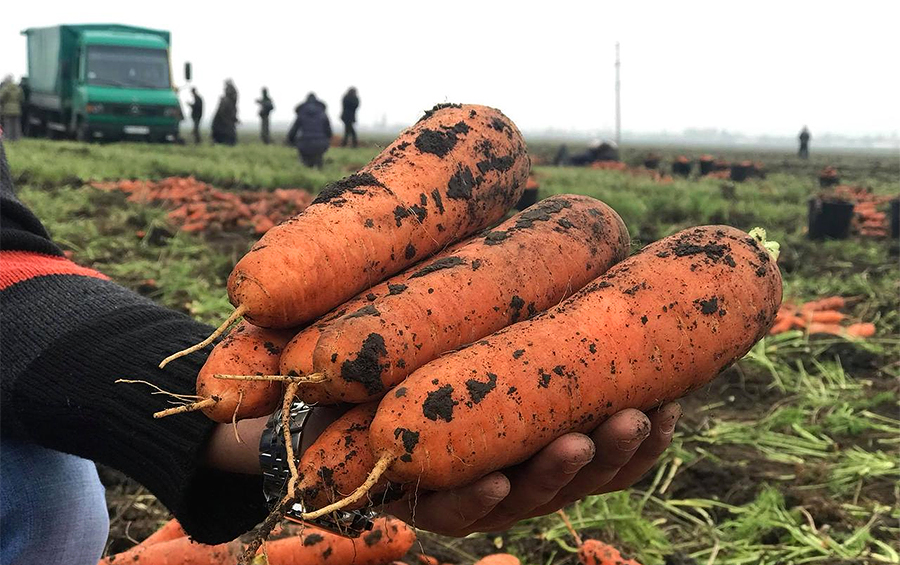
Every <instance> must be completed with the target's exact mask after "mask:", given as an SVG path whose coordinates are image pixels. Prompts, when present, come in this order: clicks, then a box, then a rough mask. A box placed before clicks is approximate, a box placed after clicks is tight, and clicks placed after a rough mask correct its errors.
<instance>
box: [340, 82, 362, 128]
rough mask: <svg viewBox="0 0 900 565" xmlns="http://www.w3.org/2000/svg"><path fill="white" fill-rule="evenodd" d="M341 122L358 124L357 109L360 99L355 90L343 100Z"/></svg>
mask: <svg viewBox="0 0 900 565" xmlns="http://www.w3.org/2000/svg"><path fill="white" fill-rule="evenodd" d="M341 105H342V106H343V109H342V110H341V121H342V122H344V123H348V124H354V123H356V109H357V108H359V97H358V96H357V95H356V91H355V90H350V91H348V92H347V94H345V95H344V98H343V99H342V100H341Z"/></svg>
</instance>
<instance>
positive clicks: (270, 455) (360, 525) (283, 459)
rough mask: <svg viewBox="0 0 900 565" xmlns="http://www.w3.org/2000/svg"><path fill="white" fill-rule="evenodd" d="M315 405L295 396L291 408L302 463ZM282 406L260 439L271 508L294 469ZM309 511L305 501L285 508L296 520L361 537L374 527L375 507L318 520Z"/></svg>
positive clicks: (294, 438)
mask: <svg viewBox="0 0 900 565" xmlns="http://www.w3.org/2000/svg"><path fill="white" fill-rule="evenodd" d="M311 410H312V407H311V406H309V405H307V404H305V403H303V402H301V401H299V400H295V401H294V402H293V403H292V404H291V409H290V420H289V422H290V428H291V445H292V447H293V448H294V462H295V463H296V464H297V465H299V464H300V448H301V446H302V443H303V429H304V427H305V426H306V420H307V419H308V418H309V414H310V412H311ZM281 415H282V410H281V409H280V408H279V409H278V410H276V411H275V412H274V413H273V414H272V415H271V416H269V420H268V422H267V423H266V427H265V429H264V430H263V433H262V436H261V437H260V439H259V463H260V466H261V467H262V473H263V495H264V496H265V498H266V503H267V504H268V505H269V509H270V510H274V509H275V507H276V506H278V504H279V503H280V502H281V500H282V499H284V496H285V495H286V494H287V484H288V481H289V480H290V478H291V470H290V467H288V464H287V448H286V447H285V443H284V427H283V426H282V423H281ZM305 511H306V509H305V508H304V506H303V503H302V501H297V502H295V503H294V504H293V505H292V506H291V507H290V508H288V509H286V510H285V512H284V517H285V518H286V519H288V520H290V521H292V522H298V523H301V524H310V525H312V526H316V527H317V528H322V529H324V530H328V531H330V532H333V533H336V534H340V535H343V536H346V537H354V538H355V537H359V536H360V535H361V534H362V533H363V532H365V531H367V530H371V529H372V519H373V518H374V517H375V512H374V511H372V510H371V509H360V510H338V511H336V512H332V513H331V514H330V515H328V516H322V517H321V518H317V519H315V520H304V519H303V517H302V515H303V513H304V512H305Z"/></svg>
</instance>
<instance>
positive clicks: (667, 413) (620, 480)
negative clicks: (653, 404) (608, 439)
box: [593, 402, 682, 494]
mask: <svg viewBox="0 0 900 565" xmlns="http://www.w3.org/2000/svg"><path fill="white" fill-rule="evenodd" d="M681 414H682V411H681V405H680V404H678V403H677V402H671V403H669V404H666V405H665V406H663V407H661V408H660V409H659V410H657V411H656V412H653V413H652V414H650V424H651V429H652V431H651V432H650V436H649V437H648V438H647V439H646V440H644V442H643V443H642V444H641V446H640V448H639V449H638V450H637V452H635V454H634V456H633V457H632V458H631V460H630V461H628V463H627V464H626V465H624V466H623V467H622V469H621V470H619V472H618V473H617V474H616V476H615V477H614V478H613V479H612V480H611V481H610V482H609V483H607V484H606V485H604V486H603V487H601V488H599V489H598V490H596V491H594V493H593V494H601V493H605V492H612V491H616V490H622V489H626V488H628V487H630V486H631V485H633V484H634V483H636V482H638V480H639V479H640V478H641V477H642V476H643V475H644V473H646V472H647V471H649V470H650V469H651V468H652V467H653V466H654V465H656V461H657V460H658V459H659V456H660V455H662V453H663V452H664V451H665V450H666V448H667V447H669V445H670V444H671V443H672V436H673V435H674V433H675V424H677V423H678V419H679V418H681Z"/></svg>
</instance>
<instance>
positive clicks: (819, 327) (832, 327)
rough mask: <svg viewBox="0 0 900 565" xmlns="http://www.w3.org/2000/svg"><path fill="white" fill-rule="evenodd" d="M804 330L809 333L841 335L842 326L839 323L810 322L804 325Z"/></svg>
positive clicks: (842, 331)
mask: <svg viewBox="0 0 900 565" xmlns="http://www.w3.org/2000/svg"><path fill="white" fill-rule="evenodd" d="M806 331H807V332H808V333H810V334H830V335H843V333H844V328H843V327H841V326H840V325H839V324H820V323H818V322H812V323H810V324H808V325H807V326H806Z"/></svg>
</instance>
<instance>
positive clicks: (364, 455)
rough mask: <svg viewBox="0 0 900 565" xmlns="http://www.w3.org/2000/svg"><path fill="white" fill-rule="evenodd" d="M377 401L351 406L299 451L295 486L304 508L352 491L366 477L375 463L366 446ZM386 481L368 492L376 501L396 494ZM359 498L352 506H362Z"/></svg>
mask: <svg viewBox="0 0 900 565" xmlns="http://www.w3.org/2000/svg"><path fill="white" fill-rule="evenodd" d="M377 408H378V403H377V402H369V403H367V404H360V405H358V406H354V407H353V408H352V409H350V410H349V411H348V412H346V413H345V414H344V415H343V416H341V417H340V418H338V419H337V420H335V421H334V422H332V423H331V424H330V425H329V426H328V427H327V428H325V431H323V432H322V433H321V434H320V435H319V437H318V438H316V440H315V441H314V442H313V443H312V444H311V445H310V446H309V447H308V448H307V449H306V451H304V452H303V455H302V457H301V458H300V463H299V465H298V472H299V477H300V480H299V482H298V483H297V489H298V492H299V495H300V500H302V501H303V505H304V507H306V508H321V507H323V506H325V505H327V504H331V503H332V502H334V501H335V500H339V499H341V498H343V497H344V496H346V495H348V494H350V493H351V492H353V489H355V488H356V487H358V486H359V485H360V484H362V483H363V481H365V480H366V475H368V473H369V471H370V470H371V469H372V467H374V465H375V455H374V454H373V453H372V450H371V448H370V447H369V426H370V425H371V424H372V418H374V417H375V410H376V409H377ZM388 487H389V485H388V483H387V481H381V483H379V485H378V486H377V487H376V488H374V489H373V490H371V491H370V492H369V496H370V498H372V499H375V500H377V501H378V502H381V503H383V502H386V501H387V500H388V499H389V498H393V497H394V496H395V495H396V494H399V489H390V490H389V488H388ZM362 505H363V503H362V502H360V503H358V504H357V505H356V506H362Z"/></svg>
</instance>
